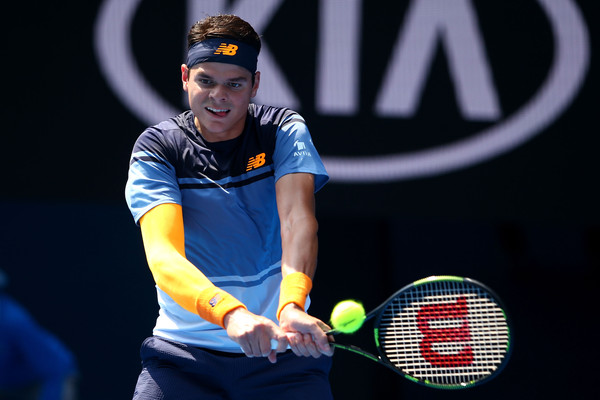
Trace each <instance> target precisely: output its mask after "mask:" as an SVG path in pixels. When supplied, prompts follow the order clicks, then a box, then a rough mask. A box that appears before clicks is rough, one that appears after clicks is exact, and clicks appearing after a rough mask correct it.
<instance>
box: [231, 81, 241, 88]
mask: <svg viewBox="0 0 600 400" xmlns="http://www.w3.org/2000/svg"><path fill="white" fill-rule="evenodd" d="M229 87H230V88H233V89H238V88H241V87H242V84H241V83H237V82H229Z"/></svg>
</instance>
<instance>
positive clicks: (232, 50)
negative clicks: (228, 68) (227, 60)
mask: <svg viewBox="0 0 600 400" xmlns="http://www.w3.org/2000/svg"><path fill="white" fill-rule="evenodd" d="M237 49H238V47H237V46H236V45H235V44H227V43H221V45H220V46H219V47H218V48H217V50H215V52H214V53H213V54H223V55H224V56H235V54H236V53H237Z"/></svg>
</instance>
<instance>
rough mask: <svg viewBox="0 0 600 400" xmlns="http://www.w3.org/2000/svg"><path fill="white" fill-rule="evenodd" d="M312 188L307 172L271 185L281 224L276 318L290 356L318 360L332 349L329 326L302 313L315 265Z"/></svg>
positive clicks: (315, 248)
mask: <svg viewBox="0 0 600 400" xmlns="http://www.w3.org/2000/svg"><path fill="white" fill-rule="evenodd" d="M314 187H315V185H314V177H313V175H312V174H307V173H292V174H287V175H284V176H282V177H281V178H280V179H279V180H278V181H277V183H276V186H275V189H276V196H277V208H278V212H279V219H280V221H281V243H282V259H281V272H282V275H283V280H282V284H281V295H280V303H279V310H278V313H277V315H278V318H279V321H280V326H281V328H282V329H283V330H284V331H285V332H286V333H287V336H288V341H289V342H290V347H291V348H292V350H293V351H294V353H295V354H296V355H299V356H312V357H319V356H321V355H322V354H325V355H328V356H331V355H332V354H333V350H332V349H331V346H330V345H329V339H328V337H327V335H326V334H325V331H326V330H329V329H330V328H329V326H327V325H326V324H325V323H323V322H322V321H320V320H319V319H317V318H314V317H312V316H310V315H308V314H307V313H306V312H305V311H304V303H305V301H306V297H307V296H308V294H309V292H310V289H311V288H312V279H313V277H314V274H315V270H316V266H317V251H318V239H317V230H318V223H317V219H316V217H315V198H314Z"/></svg>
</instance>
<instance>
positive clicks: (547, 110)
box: [95, 0, 590, 183]
mask: <svg viewBox="0 0 600 400" xmlns="http://www.w3.org/2000/svg"><path fill="white" fill-rule="evenodd" d="M142 2H143V0H104V2H103V3H102V5H101V7H100V9H99V12H98V17H97V20H96V25H95V50H96V54H97V57H98V61H99V65H100V69H101V71H102V72H103V74H104V77H105V79H106V81H107V82H108V84H109V86H110V87H111V88H112V90H113V91H114V92H115V94H116V95H117V96H118V98H119V99H120V100H121V102H122V103H123V104H124V105H125V106H126V107H127V108H128V109H129V110H130V111H131V112H132V113H133V114H134V115H135V116H136V117H137V118H139V119H140V120H141V121H143V122H144V123H146V124H148V125H152V124H155V123H157V122H159V121H161V120H163V119H166V118H169V117H171V116H173V115H176V114H178V113H179V112H180V110H178V109H176V108H175V107H173V106H172V105H171V104H170V103H169V101H167V100H166V99H164V98H162V97H161V96H160V94H159V93H158V92H157V91H156V90H155V89H154V88H153V87H152V85H151V84H150V83H149V82H148V81H147V80H145V78H144V74H143V73H141V72H140V71H139V70H138V66H137V63H136V62H135V59H134V55H133V51H132V46H133V44H132V43H131V42H130V38H131V29H132V21H133V18H134V16H135V13H136V10H137V9H138V7H139V6H140V4H141V3H142ZM284 3H285V0H238V1H234V2H231V1H226V0H187V2H186V13H187V18H188V20H187V21H182V24H183V23H185V24H186V26H187V27H189V26H191V25H192V24H193V23H194V22H195V21H196V20H197V19H200V18H202V16H205V15H214V14H218V13H231V14H237V15H239V16H241V17H242V18H244V19H245V20H247V21H248V22H250V23H251V24H252V25H253V26H254V28H255V29H256V31H257V32H259V34H260V33H261V32H263V31H264V30H266V28H267V27H268V26H269V24H270V22H271V20H272V19H273V18H274V16H275V14H276V12H277V11H278V10H279V8H280V7H281V6H282V5H283V4H284ZM534 3H536V4H535V5H536V6H537V9H538V10H539V13H538V14H536V15H535V18H538V19H539V18H542V19H545V24H546V25H547V26H548V27H549V29H550V30H551V35H547V36H548V42H549V43H546V44H545V45H548V46H551V47H552V48H553V53H552V59H551V65H549V66H548V69H547V70H546V71H541V72H540V74H542V75H543V76H544V78H543V81H542V83H541V85H540V86H539V87H538V88H537V91H535V93H532V94H531V95H530V97H529V98H528V99H526V101H524V102H523V103H522V104H521V105H520V106H519V108H518V109H517V110H514V111H511V112H510V114H508V115H505V114H504V113H503V110H502V109H501V105H500V101H499V97H500V94H501V93H502V89H503V88H502V87H498V86H497V85H496V83H495V82H494V78H493V75H492V73H491V71H492V66H494V67H495V68H502V67H501V66H498V67H496V66H495V65H492V62H491V58H490V57H489V51H488V49H487V48H486V42H485V35H484V33H485V29H486V24H485V22H484V21H479V20H478V14H477V13H476V6H477V4H480V3H478V2H477V0H406V1H405V2H404V3H403V4H404V5H405V6H406V12H405V13H404V15H402V16H401V18H402V25H401V26H400V29H399V31H398V34H397V37H396V38H395V40H394V43H393V46H392V47H391V50H390V51H389V53H388V54H372V53H368V49H367V48H364V47H361V43H362V42H361V37H362V36H361V35H362V34H363V32H362V31H363V28H364V24H365V22H364V21H363V14H364V7H368V4H367V2H366V1H364V0H345V1H329V0H319V1H318V13H319V15H318V21H316V22H315V26H318V37H317V49H316V55H317V57H316V58H315V60H314V63H315V71H316V72H315V81H314V93H315V97H314V107H315V111H316V112H317V113H318V114H319V115H322V116H328V117H340V118H345V117H352V116H356V115H358V114H359V111H360V110H359V104H360V100H361V96H362V93H360V90H361V85H359V84H358V83H359V82H360V81H361V78H363V77H361V74H360V72H361V61H363V60H364V59H365V58H367V57H384V58H385V59H386V65H387V66H386V68H385V70H384V74H383V76H382V77H381V84H380V85H379V86H378V88H377V94H376V96H375V101H374V103H373V104H372V106H371V107H372V109H371V110H370V113H371V115H372V116H373V117H375V118H379V119H385V120H386V121H388V120H392V121H394V120H397V121H401V120H410V119H411V118H413V117H414V116H415V114H416V113H417V111H418V109H419V106H420V104H421V101H420V100H421V98H422V96H423V91H424V87H425V84H426V82H427V81H428V80H429V79H431V70H432V68H431V67H432V59H433V58H434V55H435V52H436V51H437V50H438V49H439V48H440V47H441V48H443V50H444V51H443V57H445V61H446V64H447V65H448V71H449V75H450V80H451V82H452V88H453V91H454V97H455V104H452V105H451V106H452V107H454V108H456V109H457V112H458V113H459V117H460V118H461V119H462V120H463V121H468V122H485V124H482V126H485V127H484V128H482V129H480V130H479V131H478V132H475V133H473V134H468V135H466V136H462V137H461V138H460V139H457V140H454V141H451V142H449V143H440V144H438V145H431V146H428V147H425V148H420V149H417V150H412V151H404V152H402V151H400V150H396V152H394V148H393V147H392V146H388V148H387V152H386V153H385V154H375V155H373V154H369V155H352V156H344V155H328V154H326V153H323V151H322V150H321V153H322V158H323V161H324V163H325V165H326V167H327V170H328V172H329V174H330V176H331V180H332V182H343V183H377V182H394V181H401V180H404V179H415V178H424V177H429V176H436V175H440V174H444V173H448V172H451V171H455V170H459V169H462V168H466V167H469V166H473V165H476V164H478V163H481V162H484V161H486V160H489V159H492V158H494V157H496V156H499V155H501V154H503V153H506V152H508V151H511V150H512V149H514V148H516V147H518V146H520V145H522V144H523V143H525V142H527V141H528V140H530V139H531V138H533V137H534V136H536V135H537V134H539V133H540V132H541V131H543V130H544V128H546V127H547V126H548V125H550V124H551V123H552V122H553V121H554V120H556V119H557V118H558V117H559V116H560V115H561V114H562V113H563V111H564V110H565V109H566V108H567V107H568V106H569V105H570V104H571V102H572V101H573V99H574V98H575V97H576V95H577V94H578V92H579V90H580V88H581V86H582V83H583V81H584V78H585V75H586V73H587V70H588V65H589V60H590V45H589V35H588V30H587V27H586V25H585V21H584V19H583V16H582V14H581V11H580V10H579V8H578V6H577V4H576V2H575V1H574V0H536V1H535V2H534ZM399 18H400V17H399ZM546 25H545V26H546ZM496 26H500V25H496ZM502 26H504V25H502ZM488 29H490V28H488ZM506 29H508V28H506ZM281 35H282V37H285V32H282V33H281ZM272 36H273V35H272ZM182 42H183V40H182ZM332 47H335V48H336V49H338V51H335V52H332V51H330V49H331V48H332ZM528 61H529V60H527V59H522V60H519V61H518V62H519V63H523V64H526V63H528ZM174 62H175V63H177V62H179V61H178V60H174ZM259 70H260V71H261V72H262V76H261V77H262V79H261V88H260V91H259V96H258V102H260V103H263V104H269V105H281V106H288V107H290V108H292V109H295V110H297V111H300V112H302V107H301V104H300V101H299V99H298V97H297V95H296V93H294V90H293V88H292V86H291V85H290V83H289V81H288V78H287V77H286V71H285V70H284V69H283V68H282V67H281V66H280V65H279V64H278V63H277V61H276V58H275V57H274V55H273V54H272V52H271V49H270V48H269V42H268V38H265V40H264V42H263V49H262V50H261V55H260V57H259ZM349 82H350V83H349ZM140 99H144V101H143V102H140ZM376 134H377V133H376V132H374V133H372V135H373V136H376ZM421 134H427V132H423V133H421ZM374 140H377V138H376V137H374ZM297 150H298V151H302V149H299V148H298V149H297Z"/></svg>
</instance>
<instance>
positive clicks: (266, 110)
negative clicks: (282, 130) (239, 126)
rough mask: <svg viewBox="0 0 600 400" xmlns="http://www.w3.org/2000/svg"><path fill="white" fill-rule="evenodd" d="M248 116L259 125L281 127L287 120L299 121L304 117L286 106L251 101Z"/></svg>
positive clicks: (302, 120)
mask: <svg viewBox="0 0 600 400" xmlns="http://www.w3.org/2000/svg"><path fill="white" fill-rule="evenodd" d="M248 112H249V114H250V118H252V119H253V120H254V121H255V122H256V124H257V125H259V126H260V127H274V128H277V127H281V126H282V125H283V124H285V123H287V122H288V121H292V120H295V121H301V122H303V123H304V119H303V118H302V117H301V116H300V114H298V113H297V112H296V111H294V110H292V109H289V108H287V107H276V106H267V105H261V104H254V103H251V104H250V105H249V107H248Z"/></svg>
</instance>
